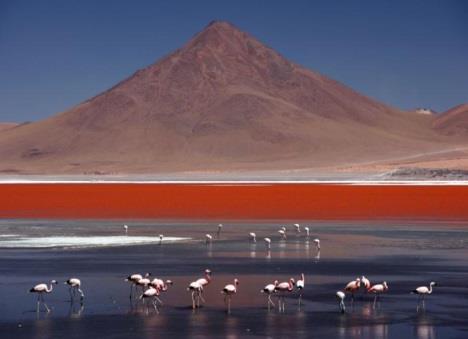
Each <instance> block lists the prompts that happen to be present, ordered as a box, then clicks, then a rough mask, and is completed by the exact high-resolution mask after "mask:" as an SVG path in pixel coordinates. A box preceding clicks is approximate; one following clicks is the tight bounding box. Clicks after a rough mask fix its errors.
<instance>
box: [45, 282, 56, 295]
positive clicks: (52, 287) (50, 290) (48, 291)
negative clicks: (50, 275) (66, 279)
mask: <svg viewBox="0 0 468 339" xmlns="http://www.w3.org/2000/svg"><path fill="white" fill-rule="evenodd" d="M53 289H54V285H53V284H52V283H50V285H49V288H48V289H47V288H46V292H47V293H50V292H52V290H53Z"/></svg>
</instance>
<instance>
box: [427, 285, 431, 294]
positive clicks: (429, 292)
mask: <svg viewBox="0 0 468 339" xmlns="http://www.w3.org/2000/svg"><path fill="white" fill-rule="evenodd" d="M427 293H428V294H432V285H429V291H428V292H427Z"/></svg>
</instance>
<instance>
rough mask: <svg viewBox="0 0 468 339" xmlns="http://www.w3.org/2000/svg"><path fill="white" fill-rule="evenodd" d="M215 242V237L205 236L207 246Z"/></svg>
mask: <svg viewBox="0 0 468 339" xmlns="http://www.w3.org/2000/svg"><path fill="white" fill-rule="evenodd" d="M212 241H213V236H212V235H211V234H205V244H207V245H209V244H211V242H212Z"/></svg>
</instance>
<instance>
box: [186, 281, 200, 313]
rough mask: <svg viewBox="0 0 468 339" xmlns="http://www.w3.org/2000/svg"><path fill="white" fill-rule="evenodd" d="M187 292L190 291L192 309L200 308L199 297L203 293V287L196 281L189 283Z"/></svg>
mask: <svg viewBox="0 0 468 339" xmlns="http://www.w3.org/2000/svg"><path fill="white" fill-rule="evenodd" d="M187 291H192V308H193V309H195V308H197V307H200V295H201V293H202V292H203V286H202V285H201V284H200V283H198V282H197V281H193V282H191V283H190V285H189V287H187Z"/></svg>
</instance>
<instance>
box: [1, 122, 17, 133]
mask: <svg viewBox="0 0 468 339" xmlns="http://www.w3.org/2000/svg"><path fill="white" fill-rule="evenodd" d="M18 125H19V124H17V123H14V122H0V131H4V130H7V129H10V128H13V127H16V126H18Z"/></svg>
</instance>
